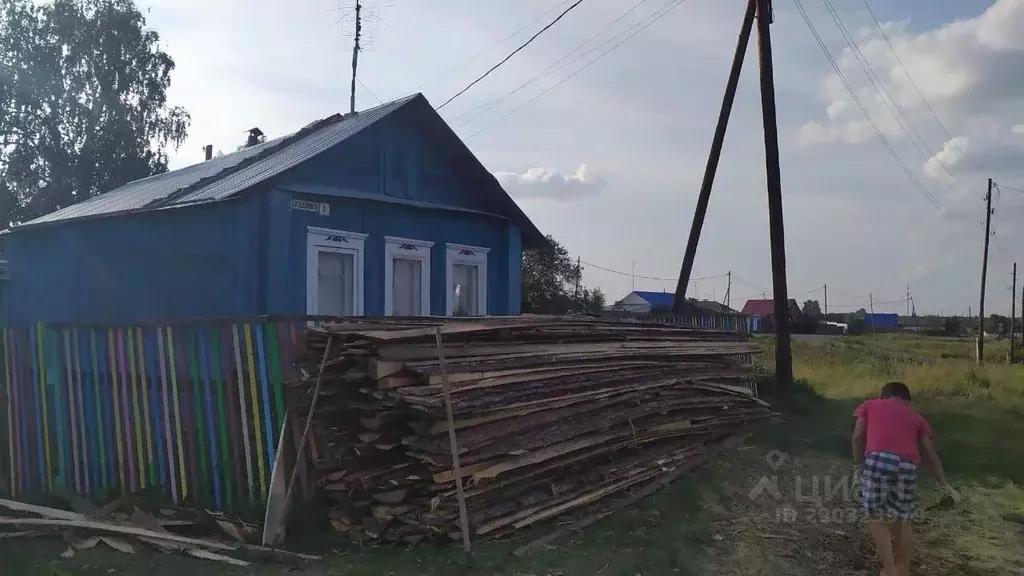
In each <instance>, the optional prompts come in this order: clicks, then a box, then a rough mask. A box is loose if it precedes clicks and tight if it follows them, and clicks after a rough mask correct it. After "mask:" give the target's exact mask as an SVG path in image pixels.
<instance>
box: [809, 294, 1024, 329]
mask: <svg viewBox="0 0 1024 576" xmlns="http://www.w3.org/2000/svg"><path fill="white" fill-rule="evenodd" d="M826 320H827V321H829V322H838V323H842V324H846V325H847V330H848V333H849V334H854V335H856V334H864V333H868V332H871V324H870V322H869V321H868V311H867V310H866V309H865V308H860V309H859V310H857V311H855V312H832V313H829V315H828V318H826V317H825V314H824V313H823V312H822V309H821V305H820V303H819V302H818V301H817V300H806V301H805V302H804V303H803V306H802V307H801V310H800V316H799V317H797V318H794V319H793V325H792V327H793V331H794V332H797V333H805V334H808V333H811V334H813V333H816V332H820V331H822V329H821V327H820V323H821V322H823V321H826ZM900 325H901V327H903V328H916V329H917V330H919V331H920V333H921V334H923V335H927V336H968V335H970V334H973V333H976V332H977V327H978V319H977V318H968V317H964V316H940V315H937V314H925V315H920V316H912V317H907V316H904V315H901V316H900ZM1020 330H1021V327H1020V320H1018V324H1017V328H1016V331H1017V332H1020ZM985 332H986V333H987V334H991V335H995V336H999V337H1008V336H1009V334H1010V318H1009V317H1008V316H1003V315H1000V314H992V315H990V316H988V317H986V318H985Z"/></svg>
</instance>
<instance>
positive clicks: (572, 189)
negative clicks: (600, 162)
mask: <svg viewBox="0 0 1024 576" xmlns="http://www.w3.org/2000/svg"><path fill="white" fill-rule="evenodd" d="M494 176H495V177H496V178H497V179H498V181H499V182H501V184H502V185H503V186H504V187H505V189H506V190H507V191H508V193H509V194H511V195H512V196H514V197H516V198H547V199H551V200H558V201H570V200H576V199H578V198H582V197H585V196H589V195H591V194H594V193H596V192H598V191H599V190H600V189H601V187H602V186H603V185H604V179H603V178H601V177H600V176H598V175H597V174H595V173H594V171H593V170H592V169H591V168H590V167H588V166H587V165H586V164H581V165H580V167H579V168H577V169H576V171H575V172H573V173H572V174H569V175H563V174H560V173H558V172H556V171H555V170H552V169H551V168H530V169H529V170H527V171H526V172H523V173H522V174H518V173H516V172H495V173H494Z"/></svg>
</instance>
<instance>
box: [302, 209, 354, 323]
mask: <svg viewBox="0 0 1024 576" xmlns="http://www.w3.org/2000/svg"><path fill="white" fill-rule="evenodd" d="M367 236H368V234H362V233H360V232H346V231H344V230H332V229H330V228H319V227H317V226H307V227H306V313H307V314H310V315H313V316H316V315H319V312H318V311H317V304H318V303H319V294H317V290H318V288H319V286H318V282H317V273H318V272H319V271H318V269H317V267H318V266H319V254H320V252H333V253H336V254H351V255H352V257H353V262H354V266H353V268H354V271H355V274H354V277H353V279H352V282H353V284H355V285H354V286H353V287H352V297H353V298H355V303H354V306H353V307H352V308H353V310H354V315H355V316H362V315H363V314H364V307H363V300H364V298H363V268H364V266H363V255H364V254H365V253H366V251H365V247H366V238H367Z"/></svg>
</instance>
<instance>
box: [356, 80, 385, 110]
mask: <svg viewBox="0 0 1024 576" xmlns="http://www.w3.org/2000/svg"><path fill="white" fill-rule="evenodd" d="M356 82H359V85H360V86H362V87H363V90H366V91H367V92H369V93H370V96H373V97H374V99H376V100H377V103H378V104H383V103H384V101H383V100H381V99H380V96H377V95H376V94H374V93H373V90H370V87H369V86H367V85H366V84H364V83H363V81H362V80H360V79H359V77H358V76H357V77H356Z"/></svg>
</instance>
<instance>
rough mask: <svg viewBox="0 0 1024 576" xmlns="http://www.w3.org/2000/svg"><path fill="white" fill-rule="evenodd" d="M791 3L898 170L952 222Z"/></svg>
mask: <svg viewBox="0 0 1024 576" xmlns="http://www.w3.org/2000/svg"><path fill="white" fill-rule="evenodd" d="M793 3H794V4H796V8H797V10H799V11H800V15H801V16H802V17H803V19H804V23H805V24H807V28H808V30H810V32H811V34H812V35H814V39H815V41H816V42H817V43H818V47H819V48H820V49H821V51H822V53H823V54H824V55H825V58H826V59H828V61H829V64H831V65H832V69H833V70H834V71H835V73H836V76H837V77H838V78H839V80H840V81H841V82H842V83H843V86H844V87H845V88H846V91H847V92H848V93H849V94H850V98H851V99H853V102H854V103H855V104H856V105H857V108H859V109H860V111H861V113H862V114H863V115H864V119H865V120H866V121H867V123H868V124H869V125H870V126H871V129H872V130H874V132H875V135H877V136H878V139H879V140H880V141H881V142H882V144H883V145H884V146H885V148H886V150H888V151H889V154H891V155H892V157H893V159H894V160H896V163H897V164H899V166H900V168H902V169H903V172H904V173H906V175H907V178H909V179H910V180H911V182H913V183H914V185H915V186H916V187H917V189H918V190H920V191H921V194H923V195H924V197H925V198H927V199H928V201H929V202H931V204H932V205H933V206H935V208H936V209H938V210H939V211H940V212H942V214H943V215H944V216H945V217H946V219H947V220H950V221H953V218H952V217H950V215H949V213H948V212H946V208H945V207H944V206H943V205H942V202H940V201H939V199H938V198H936V197H935V196H934V195H932V193H931V192H929V191H928V189H927V188H925V187H924V185H923V184H921V181H920V180H918V179H917V176H915V175H914V173H913V172H912V171H911V170H910V168H908V167H907V164H906V162H904V161H903V159H902V158H900V156H899V154H897V153H896V150H895V149H894V148H893V146H892V144H891V143H890V142H889V139H888V138H886V137H885V135H884V134H882V131H881V130H879V128H878V125H877V124H875V121H874V120H873V119H872V118H871V114H869V113H868V110H867V108H865V107H864V103H863V102H861V100H860V98H859V97H858V96H857V92H856V91H855V90H854V89H853V86H851V85H850V82H849V80H847V78H846V75H845V74H843V71H842V69H841V68H840V66H839V63H838V62H836V60H835V58H834V57H833V56H832V54H831V53H830V52H829V51H828V47H827V46H826V45H825V42H824V40H822V39H821V35H820V34H818V30H817V29H816V28H815V27H814V23H813V22H811V18H810V16H808V15H807V10H805V9H804V6H803V3H802V2H801V1H800V0H793Z"/></svg>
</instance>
